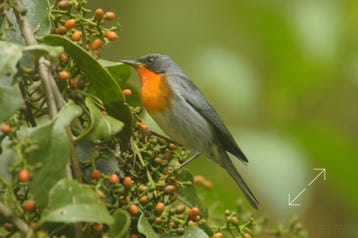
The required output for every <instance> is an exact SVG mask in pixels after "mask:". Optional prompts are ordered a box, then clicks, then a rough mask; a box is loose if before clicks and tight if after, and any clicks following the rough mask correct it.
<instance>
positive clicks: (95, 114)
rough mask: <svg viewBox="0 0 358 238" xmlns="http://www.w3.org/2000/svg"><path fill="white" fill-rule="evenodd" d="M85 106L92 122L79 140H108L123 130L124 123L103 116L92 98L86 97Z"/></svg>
mask: <svg viewBox="0 0 358 238" xmlns="http://www.w3.org/2000/svg"><path fill="white" fill-rule="evenodd" d="M85 104H86V106H87V108H88V110H89V114H90V118H91V121H90V124H89V125H88V127H87V128H86V129H85V130H84V131H83V133H82V134H81V135H79V136H78V138H77V140H88V141H94V140H98V139H107V138H110V137H111V136H113V135H115V134H117V133H118V132H120V131H121V130H122V128H123V126H124V125H123V123H122V122H121V121H118V120H117V119H115V118H113V117H111V116H108V115H103V113H101V111H100V110H99V108H98V107H97V106H96V104H95V103H94V102H93V100H92V99H91V98H90V97H86V99H85Z"/></svg>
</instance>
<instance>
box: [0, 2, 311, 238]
mask: <svg viewBox="0 0 358 238" xmlns="http://www.w3.org/2000/svg"><path fill="white" fill-rule="evenodd" d="M85 4H86V1H81V0H80V1H70V0H60V1H55V2H54V3H53V5H52V6H50V4H49V3H48V2H47V1H31V3H30V2H28V1H27V5H23V3H22V1H20V0H13V1H4V2H2V3H1V8H0V9H1V13H0V17H1V21H0V23H1V32H2V34H1V38H2V41H0V51H1V54H2V57H1V59H0V77H1V78H0V105H1V109H2V110H1V112H0V123H1V134H0V140H1V154H0V214H1V219H0V224H1V225H2V228H1V229H0V234H1V235H4V236H7V237H16V236H18V235H19V233H21V234H22V235H26V236H28V237H53V236H65V237H81V236H86V237H129V236H131V237H209V236H213V237H219V236H220V235H222V234H225V233H227V234H228V236H230V235H231V236H233V237H234V236H240V237H246V238H248V237H251V235H252V234H254V235H256V234H257V235H259V234H273V235H281V234H291V235H292V236H294V237H305V236H306V234H305V231H304V230H303V229H302V227H301V225H300V223H299V221H298V220H297V219H295V220H292V221H290V222H289V225H288V226H287V227H286V228H282V227H281V226H279V227H278V228H277V229H274V230H271V229H268V228H267V225H266V220H265V219H264V218H256V219H254V218H253V213H252V212H248V211H246V208H245V207H243V206H238V210H237V211H228V210H227V211H225V213H224V216H223V217H222V218H221V219H220V218H218V219H217V220H218V222H217V224H209V223H208V222H207V218H208V208H207V207H206V206H205V204H203V202H201V200H200V199H199V196H198V194H197V191H196V186H195V184H197V185H202V186H204V187H206V188H208V189H210V188H211V187H210V183H209V182H208V181H206V180H205V179H203V178H202V177H197V176H196V177H194V178H195V180H194V178H193V176H192V175H191V174H190V172H189V171H187V170H185V169H183V168H180V167H179V166H178V165H180V163H181V162H182V161H183V160H185V159H187V158H188V157H189V156H190V153H189V152H188V151H186V150H184V149H183V148H180V147H178V146H177V145H175V144H174V143H172V142H171V141H170V140H169V139H166V138H163V137H161V136H159V135H156V134H154V133H152V132H150V131H149V130H148V127H147V126H146V125H145V124H144V122H143V121H142V120H141V114H140V112H141V109H140V108H138V107H134V106H130V105H129V104H128V102H129V101H130V100H128V102H127V98H126V97H130V94H131V93H129V92H128V89H127V88H126V89H125V90H127V91H125V90H123V92H126V93H125V95H126V96H125V95H124V94H123V93H122V89H121V87H120V86H122V87H127V85H128V83H127V82H126V80H127V78H128V77H129V69H128V67H127V66H125V65H123V64H121V63H116V62H110V61H106V60H103V59H99V58H100V49H101V48H102V47H105V46H107V45H109V44H110V42H111V41H113V40H115V39H116V38H117V34H118V33H119V29H120V25H119V24H118V23H116V24H115V25H114V26H109V27H108V26H107V25H108V24H110V22H111V21H112V20H113V19H114V18H115V14H114V13H113V12H104V11H103V10H102V9H97V10H96V11H95V12H94V13H92V12H91V11H90V10H88V9H86V8H85ZM49 9H51V11H48V10H49ZM33 29H38V30H37V31H35V34H36V36H35V35H34V31H33ZM50 32H51V33H53V34H49V33H50ZM36 37H37V38H36ZM15 42H16V43H15ZM136 104H138V102H134V103H133V105H136ZM194 181H195V183H194Z"/></svg>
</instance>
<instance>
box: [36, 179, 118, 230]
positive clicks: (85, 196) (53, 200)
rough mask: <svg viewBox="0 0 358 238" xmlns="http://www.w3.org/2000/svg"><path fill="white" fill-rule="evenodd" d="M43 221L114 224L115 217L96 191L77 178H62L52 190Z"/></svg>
mask: <svg viewBox="0 0 358 238" xmlns="http://www.w3.org/2000/svg"><path fill="white" fill-rule="evenodd" d="M49 194H50V198H49V203H48V210H47V211H45V212H44V215H43V217H42V219H41V221H40V222H41V223H43V222H63V223H74V222H97V223H105V224H112V223H113V218H112V217H111V216H110V214H109V213H108V211H107V208H106V206H105V204H104V203H103V202H102V201H101V200H100V199H99V197H98V196H97V194H96V192H95V191H94V190H93V189H92V188H91V187H90V186H88V185H84V184H80V183H78V182H77V181H75V180H69V179H66V178H65V179H62V180H60V181H58V183H56V184H55V186H54V187H53V188H52V189H51V190H50V193H49Z"/></svg>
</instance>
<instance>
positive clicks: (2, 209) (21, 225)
mask: <svg viewBox="0 0 358 238" xmlns="http://www.w3.org/2000/svg"><path fill="white" fill-rule="evenodd" d="M0 214H1V215H2V216H3V217H4V218H6V219H7V220H8V221H10V222H11V223H12V224H13V225H14V226H16V227H17V229H18V230H19V231H20V232H21V234H23V235H24V236H26V237H34V235H33V231H32V229H31V228H30V227H29V226H28V225H27V224H26V222H25V221H24V220H22V219H21V218H19V217H14V216H13V214H12V211H11V210H10V209H9V208H7V206H5V205H4V204H3V203H2V202H0Z"/></svg>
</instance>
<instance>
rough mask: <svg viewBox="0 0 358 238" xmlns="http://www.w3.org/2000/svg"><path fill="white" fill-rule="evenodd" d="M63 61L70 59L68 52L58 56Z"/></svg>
mask: <svg viewBox="0 0 358 238" xmlns="http://www.w3.org/2000/svg"><path fill="white" fill-rule="evenodd" d="M58 58H59V59H60V61H61V62H62V63H66V62H67V61H68V55H67V54H66V53H62V54H60V56H59V57H58Z"/></svg>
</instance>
